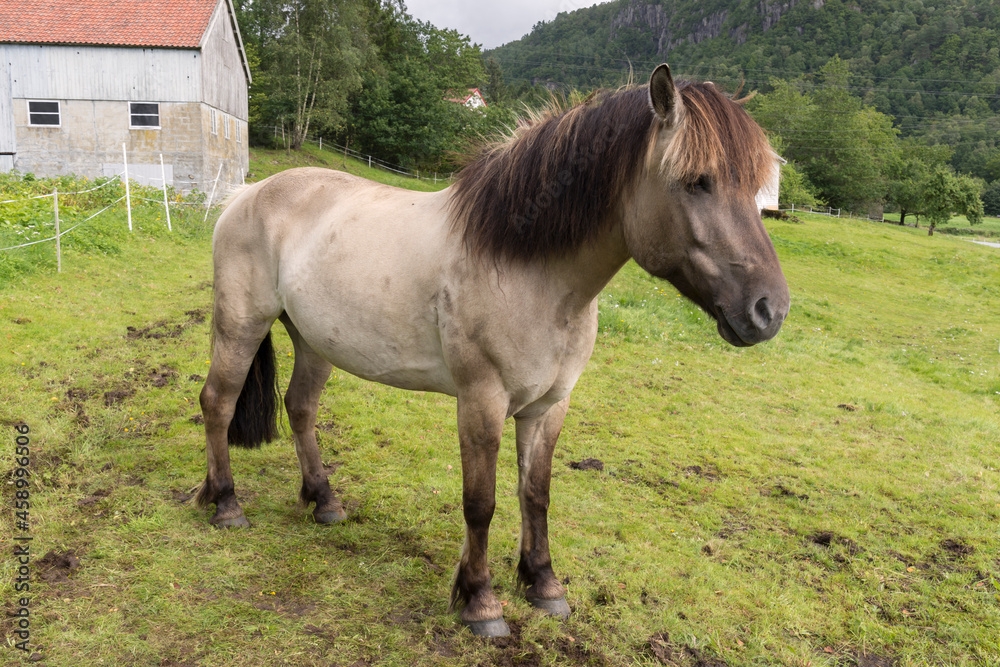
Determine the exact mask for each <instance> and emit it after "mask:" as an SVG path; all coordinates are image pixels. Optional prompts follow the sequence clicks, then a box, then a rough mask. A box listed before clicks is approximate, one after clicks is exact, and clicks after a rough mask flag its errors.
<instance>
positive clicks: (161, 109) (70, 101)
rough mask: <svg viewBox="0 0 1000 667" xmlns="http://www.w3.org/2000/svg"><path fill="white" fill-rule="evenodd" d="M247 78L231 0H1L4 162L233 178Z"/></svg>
mask: <svg viewBox="0 0 1000 667" xmlns="http://www.w3.org/2000/svg"><path fill="white" fill-rule="evenodd" d="M250 79H251V77H250V68H249V65H248V63H247V58H246V53H245V52H244V49H243V41H242V39H241V37H240V31H239V27H238V26H237V24H236V14H235V12H234V9H233V5H232V2H231V0H113V1H111V2H108V1H107V0H18V1H17V2H0V172H2V171H10V170H17V171H19V172H22V173H28V172H31V173H35V174H37V175H41V176H56V175H63V174H77V175H81V176H88V177H95V176H101V175H113V174H118V173H121V170H122V167H123V161H124V158H123V145H124V148H125V151H126V152H127V156H128V157H127V159H128V167H129V176H130V177H131V178H133V179H135V180H137V181H139V182H146V183H150V184H156V185H159V183H160V179H161V176H160V174H161V171H160V156H161V155H162V156H163V163H164V167H165V172H166V179H167V182H168V184H169V185H173V186H174V187H176V188H178V189H179V190H183V191H189V190H192V189H199V190H202V191H208V190H210V189H211V187H212V185H213V183H214V182H215V180H216V177H217V176H218V177H219V179H220V181H221V182H220V186H221V187H224V186H225V185H226V184H233V183H239V182H240V180H241V179H242V177H243V175H244V174H245V173H246V171H247V169H248V167H249V150H248V147H247V115H248V108H247V105H248V87H249V85H250Z"/></svg>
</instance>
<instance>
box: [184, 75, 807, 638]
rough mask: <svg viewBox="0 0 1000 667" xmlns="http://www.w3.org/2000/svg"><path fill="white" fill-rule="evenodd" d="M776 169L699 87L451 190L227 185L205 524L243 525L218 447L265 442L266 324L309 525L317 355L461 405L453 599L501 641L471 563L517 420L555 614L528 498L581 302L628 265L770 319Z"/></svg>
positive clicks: (572, 366)
mask: <svg viewBox="0 0 1000 667" xmlns="http://www.w3.org/2000/svg"><path fill="white" fill-rule="evenodd" d="M776 168H777V165H776V156H775V155H774V153H773V152H772V150H771V148H770V146H769V145H768V142H767V139H766V137H765V136H764V133H763V131H762V130H761V129H760V127H758V126H757V125H756V124H755V123H754V122H753V120H751V118H750V117H749V115H747V113H746V112H745V111H744V110H743V108H742V107H741V106H740V105H739V104H738V103H737V102H734V101H733V100H731V99H730V98H728V97H727V96H725V95H723V94H722V93H720V92H719V91H718V90H717V89H716V88H715V87H714V86H713V85H712V84H710V83H705V84H701V83H691V82H684V81H680V82H678V83H677V84H675V82H674V80H673V78H672V77H671V74H670V69H669V68H668V67H667V66H666V65H660V66H659V67H658V68H657V69H656V71H654V72H653V74H652V77H651V78H650V82H649V86H648V87H647V86H642V87H632V88H627V89H623V90H619V91H616V92H608V93H605V94H603V95H598V96H595V97H593V98H592V99H589V100H587V101H586V102H584V103H582V104H579V105H577V106H575V107H572V108H570V109H568V110H557V111H553V112H551V113H549V114H547V115H544V116H541V117H538V118H535V119H533V121H532V122H529V123H526V124H523V125H521V126H519V127H518V128H517V130H515V131H514V132H513V133H512V136H511V137H509V138H508V139H506V140H505V141H502V142H498V143H495V144H492V145H487V146H485V147H484V148H483V149H481V153H480V154H479V155H478V156H477V157H476V158H475V159H474V160H473V161H472V162H471V163H470V164H469V166H468V167H466V168H465V169H464V170H463V171H462V172H461V174H460V175H459V177H458V180H457V182H456V183H455V184H454V185H453V186H451V187H449V188H448V189H446V190H443V191H441V192H438V193H416V192H410V191H406V190H400V189H396V188H392V187H388V186H385V185H379V184H376V183H372V182H369V181H366V180H363V179H360V178H355V177H353V176H350V175H347V174H344V173H340V172H335V171H328V170H322V169H312V168H307V169H294V170H289V171H286V172H283V173H280V174H278V175H276V176H272V177H271V178H268V179H266V180H264V181H262V182H260V183H257V184H256V185H253V186H251V187H249V188H247V189H246V190H244V191H243V192H241V193H240V194H239V195H238V196H237V197H236V198H235V199H234V200H233V201H232V203H231V204H230V205H229V206H228V207H227V208H226V210H225V212H224V213H223V214H222V216H221V217H220V218H219V222H218V225H217V226H216V229H215V238H214V267H215V308H214V312H213V320H212V326H213V335H214V348H213V354H212V364H211V368H210V370H209V373H208V378H207V380H206V382H205V387H204V389H203V390H202V393H201V406H202V410H203V413H204V418H205V432H206V437H207V448H206V451H207V454H208V473H207V476H206V479H205V482H204V485H203V486H202V488H201V491H200V493H199V494H198V501H199V502H200V503H201V504H202V505H209V504H213V503H214V504H215V506H216V511H215V515H214V516H213V517H212V519H211V523H212V524H214V525H216V526H225V527H237V526H248V525H249V524H248V522H247V520H246V518H245V516H244V514H243V510H242V508H241V507H240V505H239V503H238V502H237V499H236V495H235V491H234V485H233V476H232V472H231V470H230V465H229V445H230V444H234V445H243V446H250V447H253V446H258V445H260V444H261V443H262V442H266V441H270V440H271V439H272V438H274V437H276V435H277V433H276V410H277V390H276V387H275V384H274V360H273V350H272V346H271V340H270V329H271V326H272V325H273V324H274V321H275V320H281V322H282V323H283V324H284V326H285V328H286V329H287V330H288V334H289V336H290V337H291V340H292V344H293V346H294V349H295V363H294V369H293V371H292V377H291V382H290V384H289V386H288V390H287V392H286V393H285V397H284V402H285V407H286V409H287V412H288V419H289V423H290V425H291V429H292V434H293V437H294V440H295V451H296V454H297V455H298V459H299V464H300V467H301V469H302V488H301V496H300V497H301V500H302V501H303V502H304V503H306V504H307V506H308V503H315V504H316V507H315V510H314V511H313V516H314V517H315V520H316V521H317V522H319V523H335V522H338V521H341V520H342V519H344V518H345V513H344V509H343V507H342V505H341V502H340V500H339V499H338V498H336V497H335V496H334V495H333V493H332V492H331V490H330V485H329V483H328V481H327V476H326V473H325V472H324V470H323V465H322V463H321V462H320V455H319V451H318V450H317V447H316V436H315V432H314V427H315V421H316V411H317V405H318V401H319V396H320V392H321V391H322V390H323V387H324V384H325V383H326V380H327V378H328V377H329V375H330V372H331V369H332V367H333V366H336V367H338V368H341V369H343V370H345V371H347V372H349V373H353V374H354V375H357V376H359V377H362V378H365V379H368V380H373V381H376V382H381V383H384V384H388V385H392V386H395V387H402V388H404V389H413V390H424V391H435V392H442V393H445V394H449V395H451V396H455V397H456V398H457V405H458V440H459V447H460V451H461V461H462V485H463V486H462V510H463V513H464V516H465V524H466V539H465V544H464V546H463V547H462V553H461V558H460V561H459V564H458V567H457V570H456V573H455V581H454V587H453V590H452V603H453V604H454V603H461V604H462V605H463V608H462V611H461V620H462V622H463V623H465V624H466V625H468V626H469V627H470V628H471V629H472V631H473V632H474V633H476V634H480V635H487V636H495V635H502V634H506V633H507V631H508V629H507V625H506V623H505V622H504V620H503V614H502V610H501V605H500V603H499V601H498V600H497V598H496V596H495V595H494V593H493V589H492V586H491V583H490V572H489V569H488V566H487V541H488V534H489V528H490V520H491V519H492V517H493V510H494V506H495V500H494V487H495V479H496V463H497V451H498V449H499V446H500V434H501V430H502V427H503V423H504V421H505V420H506V419H507V418H509V417H513V418H514V420H515V424H516V440H517V461H518V469H519V470H518V472H519V483H518V494H519V499H520V506H521V546H520V562H519V564H518V575H519V578H520V580H521V582H522V583H523V585H524V591H525V592H524V594H525V596H526V598H527V600H528V601H529V602H530V603H531V604H533V605H535V606H536V607H539V608H541V609H542V610H545V611H547V612H548V613H551V614H554V615H559V616H565V615H568V614H569V611H570V609H569V605H568V604H567V603H566V600H565V590H564V588H563V586H562V585H561V584H560V583H559V579H558V577H556V575H555V573H554V572H553V569H552V561H551V558H550V555H549V541H548V525H547V510H548V506H549V478H550V473H551V466H552V452H553V448H554V447H555V445H556V439H557V438H558V437H559V432H560V429H561V428H562V424H563V418H564V417H565V415H566V409H567V407H568V405H569V397H570V392H571V391H572V389H573V386H574V384H575V383H576V381H577V378H578V377H579V376H580V374H581V372H582V371H583V369H584V366H585V365H586V364H587V361H588V359H589V358H590V355H591V352H592V350H593V346H594V341H595V339H596V336H597V297H598V294H599V293H600V291H601V289H602V288H603V287H604V286H605V285H606V284H607V283H608V281H609V280H610V279H611V278H612V276H614V275H615V273H616V272H617V271H618V270H619V269H620V268H621V267H622V266H623V265H624V264H625V262H626V261H628V259H629V258H633V259H635V261H636V262H637V263H638V264H639V265H640V266H641V267H642V268H644V269H645V270H646V271H648V272H650V273H651V274H653V275H654V276H658V277H660V278H664V279H666V280H668V281H670V282H671V283H672V284H673V285H674V286H675V287H676V288H677V289H678V290H679V291H680V292H681V293H682V294H683V295H684V296H686V297H687V298H689V299H691V300H692V301H693V302H694V303H696V304H697V305H698V306H700V307H701V308H702V309H704V310H705V311H706V312H707V313H708V314H709V315H711V316H712V317H713V318H714V319H715V320H716V323H717V328H718V332H719V334H720V335H721V336H722V338H723V339H725V340H726V341H728V342H729V343H731V344H733V345H737V346H747V345H753V344H754V343H759V342H761V341H765V340H768V339H770V338H771V337H773V336H774V335H775V334H777V333H778V329H779V328H780V327H781V324H782V321H783V320H784V318H785V316H786V314H787V312H788V307H789V296H788V287H787V285H786V283H785V279H784V276H783V275H782V272H781V268H780V266H779V264H778V259H777V256H776V254H775V252H774V247H773V246H772V244H771V241H770V239H769V238H768V235H767V232H766V231H765V229H764V227H763V225H762V224H761V219H760V211H759V210H758V208H757V207H756V205H755V201H754V196H755V194H756V193H757V192H758V191H759V190H760V188H761V187H762V186H763V185H764V183H765V182H766V181H767V180H768V179H769V178H770V177H771V175H772V174H773V170H774V169H776Z"/></svg>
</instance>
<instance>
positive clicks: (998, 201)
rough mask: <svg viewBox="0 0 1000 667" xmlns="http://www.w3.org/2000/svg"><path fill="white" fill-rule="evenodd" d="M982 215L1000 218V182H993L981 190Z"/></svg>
mask: <svg viewBox="0 0 1000 667" xmlns="http://www.w3.org/2000/svg"><path fill="white" fill-rule="evenodd" d="M983 213H985V214H986V215H993V216H1000V181H993V182H992V183H990V184H989V185H987V186H986V188H985V189H984V190H983Z"/></svg>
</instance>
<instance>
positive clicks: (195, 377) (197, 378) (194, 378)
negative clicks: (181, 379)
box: [188, 373, 205, 382]
mask: <svg viewBox="0 0 1000 667" xmlns="http://www.w3.org/2000/svg"><path fill="white" fill-rule="evenodd" d="M188 380H190V381H191V382H204V381H205V378H203V377H202V376H200V375H198V374H196V373H194V374H191V375H189V376H188Z"/></svg>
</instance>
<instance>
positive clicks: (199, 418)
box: [188, 412, 205, 426]
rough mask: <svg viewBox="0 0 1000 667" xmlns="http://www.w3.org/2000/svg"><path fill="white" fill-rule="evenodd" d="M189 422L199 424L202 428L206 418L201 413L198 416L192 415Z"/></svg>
mask: <svg viewBox="0 0 1000 667" xmlns="http://www.w3.org/2000/svg"><path fill="white" fill-rule="evenodd" d="M188 421H189V422H191V423H192V424H198V425H199V426H200V425H202V424H204V423H205V417H203V416H202V414H201V413H200V412H199V413H198V414H196V415H191V418H190V419H188Z"/></svg>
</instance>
